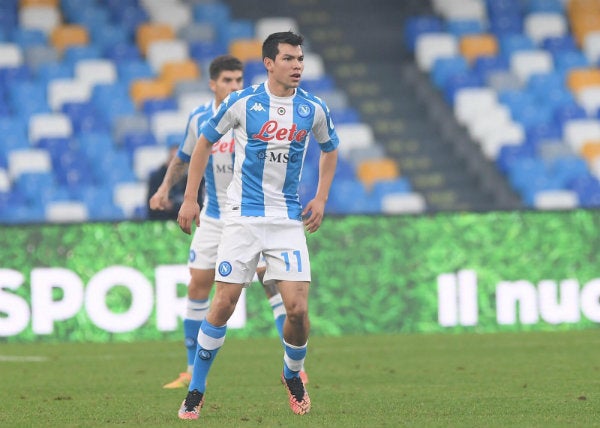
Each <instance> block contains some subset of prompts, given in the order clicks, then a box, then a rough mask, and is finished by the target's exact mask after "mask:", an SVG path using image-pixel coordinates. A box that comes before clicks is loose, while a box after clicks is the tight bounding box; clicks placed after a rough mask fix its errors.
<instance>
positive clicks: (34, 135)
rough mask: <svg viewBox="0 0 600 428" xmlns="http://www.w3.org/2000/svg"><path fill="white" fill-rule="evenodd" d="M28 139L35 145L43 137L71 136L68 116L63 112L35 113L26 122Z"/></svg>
mask: <svg viewBox="0 0 600 428" xmlns="http://www.w3.org/2000/svg"><path fill="white" fill-rule="evenodd" d="M28 130H29V141H30V142H31V144H32V145H35V144H36V143H37V142H38V140H39V139H41V138H44V137H67V138H68V137H71V136H72V135H73V126H72V124H71V121H70V120H69V117H68V116H67V115H65V114H63V113H49V114H36V115H33V116H31V118H30V119H29V124H28Z"/></svg>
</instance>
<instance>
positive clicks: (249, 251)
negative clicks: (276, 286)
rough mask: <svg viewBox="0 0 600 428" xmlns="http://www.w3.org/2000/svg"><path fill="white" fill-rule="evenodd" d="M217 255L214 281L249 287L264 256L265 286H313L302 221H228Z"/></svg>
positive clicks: (242, 219) (270, 219) (244, 219)
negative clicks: (281, 283) (277, 283)
mask: <svg viewBox="0 0 600 428" xmlns="http://www.w3.org/2000/svg"><path fill="white" fill-rule="evenodd" d="M224 222H225V224H224V226H223V233H222V239H221V244H220V245H219V249H218V251H217V270H216V272H215V280H217V281H221V282H229V283H233V284H243V285H248V284H250V283H251V282H252V278H253V277H254V272H255V271H256V267H257V264H258V262H259V259H260V254H261V252H262V254H263V255H264V258H265V262H266V265H267V270H266V273H265V277H264V283H265V284H270V283H273V282H275V281H280V280H285V281H307V282H310V279H311V276H310V259H309V257H308V248H307V246H306V236H305V234H304V225H303V223H302V222H301V221H297V220H291V219H288V218H280V217H228V218H226V219H225V220H224Z"/></svg>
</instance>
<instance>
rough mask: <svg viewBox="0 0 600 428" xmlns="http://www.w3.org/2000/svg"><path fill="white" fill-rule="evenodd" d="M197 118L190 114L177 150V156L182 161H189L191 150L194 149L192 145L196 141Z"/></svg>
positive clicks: (194, 144)
mask: <svg viewBox="0 0 600 428" xmlns="http://www.w3.org/2000/svg"><path fill="white" fill-rule="evenodd" d="M197 120H198V116H197V115H194V114H190V117H189V118H188V123H187V127H186V129H185V135H184V137H183V141H182V142H181V144H180V145H179V149H178V150H177V156H178V157H179V158H180V159H181V160H182V161H184V162H188V163H189V161H190V158H191V156H192V152H193V151H194V147H195V146H196V141H198V132H197V129H198V127H197V126H196V124H197Z"/></svg>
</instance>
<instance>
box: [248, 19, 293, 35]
mask: <svg viewBox="0 0 600 428" xmlns="http://www.w3.org/2000/svg"><path fill="white" fill-rule="evenodd" d="M288 30H291V31H293V32H298V23H297V21H296V19H294V18H292V17H289V16H266V17H261V18H258V19H257V20H256V21H255V23H254V31H255V37H256V39H258V40H265V39H266V38H267V36H268V35H269V34H271V33H277V32H280V31H288Z"/></svg>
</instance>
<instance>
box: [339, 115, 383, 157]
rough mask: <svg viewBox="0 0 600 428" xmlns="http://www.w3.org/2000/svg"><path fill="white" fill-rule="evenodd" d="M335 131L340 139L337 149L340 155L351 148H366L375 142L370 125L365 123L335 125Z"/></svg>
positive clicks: (344, 154)
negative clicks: (340, 142) (341, 142)
mask: <svg viewBox="0 0 600 428" xmlns="http://www.w3.org/2000/svg"><path fill="white" fill-rule="evenodd" d="M336 132H337V134H338V137H339V139H340V141H343V142H344V144H340V146H339V149H338V150H340V154H341V155H342V156H346V155H347V153H348V152H349V151H350V150H351V149H353V148H359V147H361V148H368V147H372V146H373V145H374V144H375V135H374V133H373V129H372V128H371V126H370V125H368V124H366V123H362V122H361V123H348V124H339V125H337V126H336Z"/></svg>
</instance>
